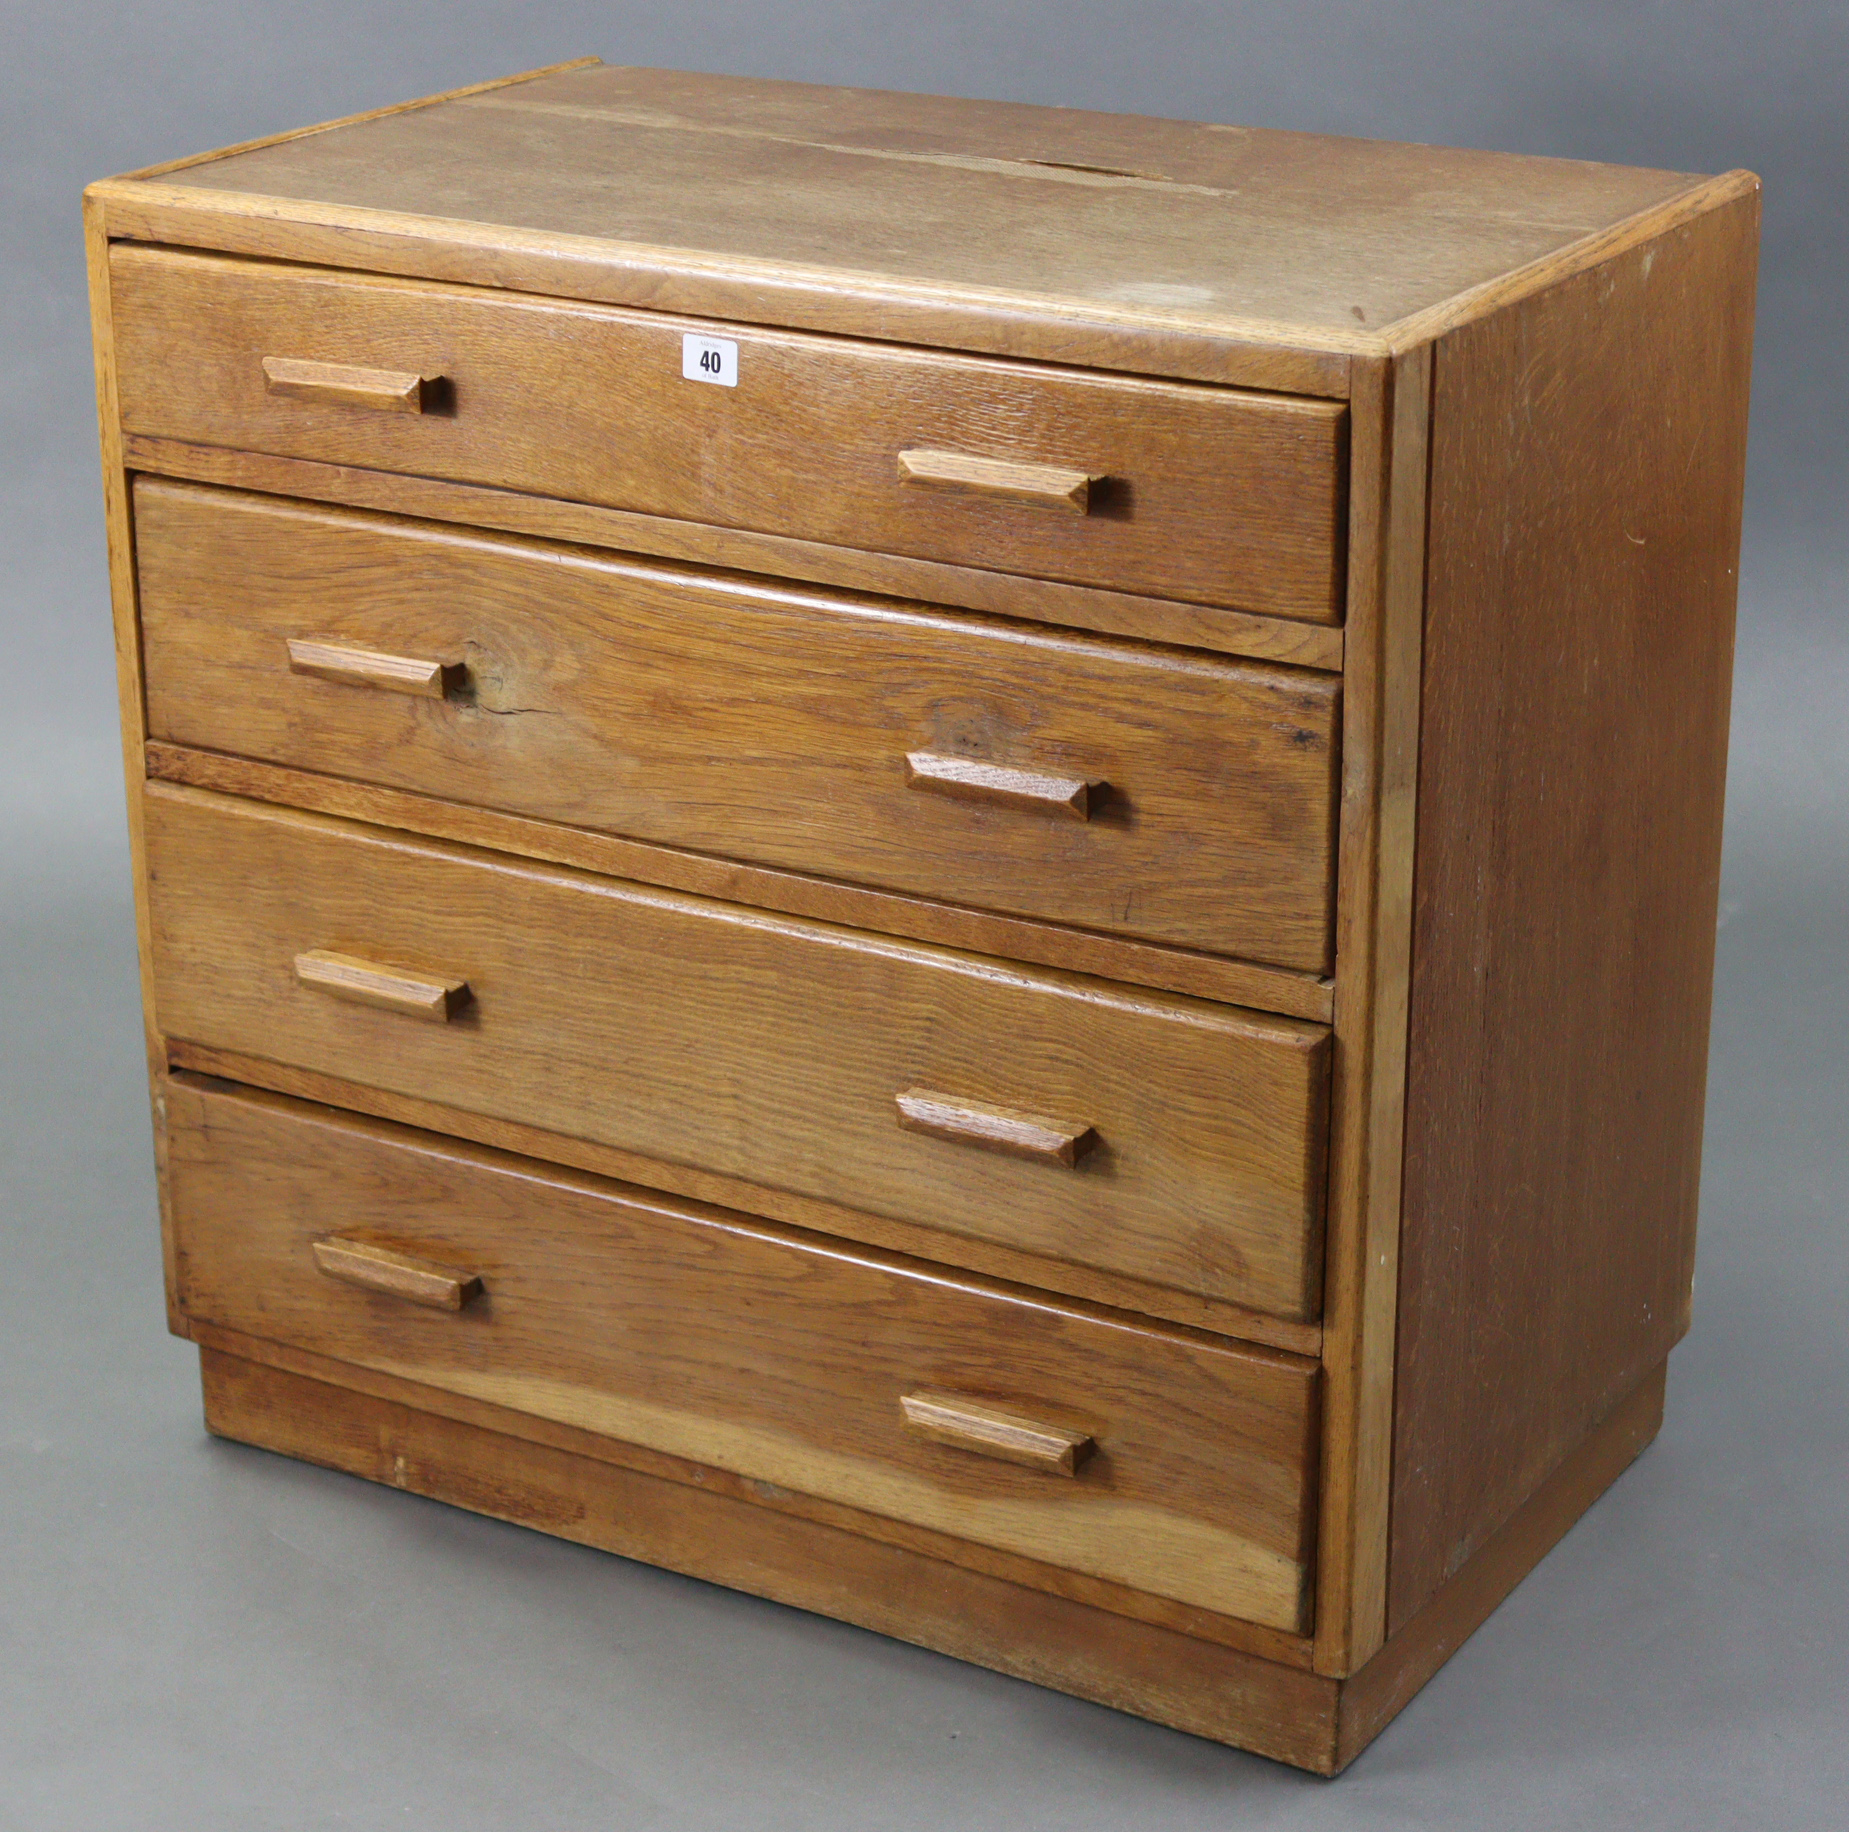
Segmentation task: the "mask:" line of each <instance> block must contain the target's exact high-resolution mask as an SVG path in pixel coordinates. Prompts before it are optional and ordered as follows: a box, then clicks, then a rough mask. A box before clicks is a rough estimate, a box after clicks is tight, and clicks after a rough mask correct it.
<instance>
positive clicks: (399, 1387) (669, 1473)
mask: <svg viewBox="0 0 1849 1832" xmlns="http://www.w3.org/2000/svg"><path fill="white" fill-rule="evenodd" d="M179 1079H182V1080H185V1079H189V1078H188V1077H186V1076H181V1077H179ZM182 1321H183V1323H184V1328H183V1329H182V1331H181V1332H180V1333H181V1334H182V1335H184V1336H186V1337H187V1338H189V1339H190V1340H192V1341H194V1342H196V1343H197V1344H198V1345H199V1346H200V1347H201V1348H204V1349H212V1350H216V1351H217V1352H218V1353H220V1354H224V1355H233V1356H236V1357H237V1358H238V1359H239V1360H242V1361H254V1362H260V1363H261V1364H262V1365H263V1366H265V1367H269V1368H278V1369H281V1370H282V1371H283V1372H285V1373H291V1374H299V1375H302V1376H303V1377H305V1378H306V1379H309V1380H315V1381H321V1382H324V1383H326V1384H328V1385H330V1386H337V1387H345V1388H348V1389H350V1390H351V1391H352V1392H354V1393H364V1394H367V1395H369V1396H370V1397H372V1398H374V1399H383V1400H388V1401H393V1402H396V1403H398V1404H401V1405H406V1406H409V1407H411V1408H412V1409H413V1410H414V1411H418V1412H428V1413H434V1414H436V1415H437V1416H438V1417H440V1418H446V1419H455V1420H456V1421H458V1422H459V1423H461V1424H465V1425H475V1426H479V1427H481V1428H482V1429H483V1430H485V1431H491V1432H494V1433H496V1434H498V1435H500V1436H502V1437H511V1438H519V1439H521V1440H523V1441H524V1442H526V1443H529V1444H544V1445H547V1446H548V1447H550V1448H552V1449H554V1450H562V1451H565V1452H566V1453H567V1454H568V1455H570V1456H573V1457H579V1458H585V1459H588V1460H589V1461H591V1462H595V1463H613V1464H619V1465H621V1466H622V1467H623V1468H624V1469H630V1470H636V1471H638V1472H640V1473H641V1474H643V1475H646V1476H655V1477H659V1478H661V1479H662V1480H664V1481H668V1482H678V1483H686V1484H689V1485H691V1486H693V1487H695V1488H697V1489H699V1490H701V1491H702V1492H703V1493H706V1494H711V1495H724V1496H727V1497H729V1498H732V1499H735V1500H739V1501H744V1502H748V1503H750V1504H751V1505H752V1506H754V1507H758V1508H763V1509H766V1510H769V1511H771V1512H775V1513H779V1514H786V1515H790V1516H792V1517H793V1518H795V1519H798V1520H804V1521H813V1522H815V1523H816V1524H818V1525H820V1526H826V1527H836V1528H840V1529H841V1530H842V1531H844V1532H847V1533H852V1534H856V1535H858V1536H860V1537H861V1538H863V1539H872V1540H878V1541H881V1542H882V1543H884V1544H886V1545H890V1546H899V1547H903V1548H905V1549H906V1550H907V1551H909V1552H915V1553H920V1554H922V1555H924V1556H925V1557H927V1558H931V1559H934V1560H938V1561H940V1562H942V1563H944V1564H947V1565H953V1566H956V1567H958V1568H960V1569H961V1570H965V1571H978V1572H982V1573H984V1574H985V1575H986V1576H989V1577H996V1578H1002V1579H1004V1580H1006V1581H1007V1582H1008V1583H1010V1584H1020V1585H1024V1586H1026V1587H1027V1588H1028V1589H1030V1590H1040V1591H1045V1592H1046V1593H1047V1594H1048V1595H1051V1596H1056V1597H1065V1598H1068V1599H1070V1600H1071V1601H1072V1602H1075V1603H1083V1604H1085V1605H1086V1606H1087V1607H1089V1608H1093V1609H1100V1610H1105V1611H1108V1612H1109V1613H1110V1614H1112V1615H1116V1616H1127V1617H1129V1618H1130V1619H1132V1620H1133V1621H1137V1622H1147V1623H1151V1624H1154V1625H1155V1626H1157V1627H1160V1628H1167V1629H1173V1630H1174V1631H1175V1632H1176V1633H1178V1634H1183V1635H1191V1636H1197V1637H1199V1638H1200V1639H1201V1640H1204V1641H1210V1642H1213V1643H1214V1644H1216V1645H1217V1646H1220V1647H1227V1648H1237V1649H1239V1650H1240V1651H1241V1652H1243V1653H1248V1654H1257V1655H1259V1656H1260V1657H1261V1658H1263V1659H1265V1660H1270V1661H1277V1662H1278V1663H1279V1664H1281V1665H1283V1666H1287V1667H1294V1668H1297V1669H1298V1670H1300V1671H1304V1672H1307V1671H1308V1670H1309V1667H1310V1643H1309V1641H1308V1640H1307V1639H1306V1638H1305V1637H1303V1636H1301V1635H1290V1634H1286V1633H1285V1632H1284V1631H1283V1630H1282V1629H1275V1628H1264V1627H1262V1626H1260V1625H1259V1624H1258V1623H1256V1622H1249V1621H1246V1620H1244V1619H1243V1618H1241V1617H1238V1616H1227V1615H1222V1614H1220V1613H1219V1612H1218V1611H1215V1610H1205V1609H1196V1608H1195V1607H1193V1605H1191V1604H1187V1603H1177V1602H1175V1601H1174V1600H1173V1599H1172V1598H1169V1597H1158V1596H1155V1595H1153V1594H1152V1593H1151V1592H1149V1591H1146V1590H1131V1589H1129V1588H1128V1587H1127V1586H1125V1585H1122V1584H1114V1583H1112V1582H1110V1581H1109V1580H1108V1579H1105V1578H1095V1577H1090V1576H1088V1575H1087V1574H1086V1573H1084V1572H1081V1571H1072V1570H1069V1569H1067V1568H1066V1567H1064V1566H1060V1565H1049V1564H1046V1563H1045V1562H1044V1561H1041V1560H1038V1559H1029V1558H1023V1557H1021V1555H1020V1554H1019V1553H1014V1552H1004V1551H1002V1550H1000V1549H999V1548H997V1547H993V1546H984V1545H979V1544H978V1543H977V1542H976V1541H974V1540H970V1539H958V1538H956V1537H955V1536H954V1535H952V1534H948V1533H938V1532H934V1531H933V1530H932V1529H931V1528H929V1527H921V1526H919V1525H917V1524H916V1523H915V1522H911V1521H902V1520H895V1519H892V1518H890V1517H888V1516H886V1515H881V1514H870V1513H868V1512H867V1511H866V1510H865V1509H864V1508H851V1507H847V1506H844V1505H843V1504H842V1503H840V1502H837V1501H824V1500H822V1499H821V1498H820V1497H818V1496H814V1495H803V1494H799V1493H797V1491H796V1490H795V1489H786V1488H780V1487H778V1485H777V1484H775V1483H771V1482H757V1481H754V1480H752V1479H750V1478H748V1477H744V1476H736V1475H734V1474H732V1472H731V1471H729V1470H723V1469H715V1468H714V1467H713V1466H712V1465H711V1464H710V1463H695V1462H691V1461H689V1460H688V1459H687V1458H685V1457H676V1456H671V1455H669V1454H668V1453H667V1452H666V1451H661V1450H651V1449H649V1448H648V1447H647V1446H646V1445H642V1444H632V1443H629V1442H627V1441H626V1440H624V1439H621V1438H610V1437H602V1436H599V1435H598V1434H597V1433H595V1432H590V1431H583V1430H580V1429H579V1428H578V1427H577V1426H575V1425H564V1424H560V1423H559V1422H558V1421H557V1420H554V1419H544V1418H540V1417H538V1416H537V1415H536V1414H534V1413H531V1412H516V1411H513V1410H512V1409H511V1408H509V1407H507V1406H497V1405H494V1404H492V1403H491V1402H489V1401H487V1400H480V1399H473V1398H471V1397H470V1396H469V1395H467V1394H464V1393H453V1392H450V1391H449V1390H448V1389H446V1388H443V1387H431V1386H425V1385H423V1384H421V1383H419V1382H417V1381H410V1380H403V1379H401V1378H400V1377H399V1376H397V1375H395V1374H382V1373H380V1372H379V1371H378V1370H376V1369H373V1368H362V1367H359V1366H357V1365H356V1364H354V1363H353V1362H350V1361H333V1360H330V1359H329V1358H328V1357H327V1356H325V1355H316V1354H313V1353H311V1352H310V1351H309V1350H306V1349H296V1348H290V1347H288V1346H287V1345H286V1344H284V1343H280V1342H265V1341H263V1340H261V1339H260V1338H259V1337H256V1336H247V1335H244V1334H242V1333H241V1332H240V1331H237V1330H228V1329H221V1328H219V1327H218V1326H217V1325H216V1324H212V1323H193V1322H185V1320H184V1319H183V1320H182Z"/></svg>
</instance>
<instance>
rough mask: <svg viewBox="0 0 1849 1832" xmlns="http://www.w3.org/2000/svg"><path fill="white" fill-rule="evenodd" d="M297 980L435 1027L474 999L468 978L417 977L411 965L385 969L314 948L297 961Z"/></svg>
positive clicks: (337, 997)
mask: <svg viewBox="0 0 1849 1832" xmlns="http://www.w3.org/2000/svg"><path fill="white" fill-rule="evenodd" d="M295 977H296V978H297V979H298V980H299V981H300V982H301V983H302V984H303V985H304V986H312V987H313V988H314V989H315V991H317V992H325V993H329V994H331V995H332V996H333V997H334V998H336V999H351V1000H352V1001H353V1002H354V1004H356V1005H377V1006H379V1007H380V1008H381V1009H382V1010H385V1011H401V1012H404V1013H405V1014H406V1015H407V1016H408V1017H412V1018H428V1019H429V1020H430V1021H431V1022H432V1023H435V1024H447V1023H448V1022H449V1020H450V1019H451V1018H452V1017H454V1016H455V1014H456V1013H457V1012H458V1011H460V1010H461V1009H462V1007H463V1006H464V1005H466V1004H467V1003H468V1001H469V988H468V983H467V982H466V981H464V980H445V979H438V978H437V977H435V976H434V975H432V974H428V973H415V972H413V971H412V970H411V969H410V968H408V967H384V966H381V965H380V964H379V963H378V962H377V961H363V960H360V959H358V958H356V957H355V956H354V955H351V954H335V953H332V952H330V951H329V950H328V949H326V948H315V949H312V950H310V952H308V953H307V954H298V955H297V956H296V957H295Z"/></svg>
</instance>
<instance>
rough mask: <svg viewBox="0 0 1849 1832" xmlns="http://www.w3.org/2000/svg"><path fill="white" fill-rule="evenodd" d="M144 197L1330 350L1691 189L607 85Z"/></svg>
mask: <svg viewBox="0 0 1849 1832" xmlns="http://www.w3.org/2000/svg"><path fill="white" fill-rule="evenodd" d="M150 177H152V178H153V179H154V180H155V181H156V182H158V183H160V184H163V185H167V186H177V187H182V188H184V189H185V190H187V191H190V192H195V193H198V192H210V193H218V194H221V195H222V196H225V197H226V198H227V199H228V200H238V201H239V203H240V204H242V206H243V207H245V208H248V207H249V203H248V200H250V199H255V198H269V199H276V200H290V201H291V202H292V203H293V204H296V205H300V204H303V203H312V204H315V205H321V206H334V207H337V208H339V209H341V210H345V211H357V212H360V213H363V214H364V215H365V216H366V217H367V218H368V220H369V221H371V220H372V219H375V218H376V219H377V221H376V226H379V227H386V226H388V224H389V222H390V219H399V220H400V223H401V224H402V219H406V218H416V219H420V221H419V224H418V228H417V233H418V234H419V235H420V236H422V237H424V238H425V239H435V240H439V241H440V240H442V239H443V238H444V237H445V235H446V234H453V235H457V236H461V235H463V233H464V230H465V226H476V227H479V226H482V225H493V226H498V227H502V228H506V229H511V230H515V231H519V232H523V233H525V234H528V235H540V236H546V237H552V238H558V240H559V241H560V242H561V243H562V244H566V245H570V246H573V247H575V248H577V250H578V252H579V253H580V254H581V255H582V256H583V258H585V259H586V260H591V261H595V260H597V259H598V258H599V256H600V254H601V255H603V256H605V257H608V256H609V255H611V254H613V253H614V252H615V251H617V250H623V251H628V252H629V253H630V254H631V255H632V256H633V254H634V252H635V251H637V250H657V251H663V252H669V253H672V254H674V255H675V256H677V257H680V258H683V259H685V258H693V259H702V260H706V261H709V262H713V263H720V264H723V265H724V266H725V267H726V268H727V269H729V270H730V271H733V272H739V273H752V272H757V273H759V274H760V275H761V276H762V277H763V278H764V279H766V280H772V281H774V279H775V277H776V276H777V275H778V274H781V275H782V276H784V278H785V280H786V281H787V282H788V283H791V284H795V285H800V284H801V283H802V279H803V278H804V277H805V276H807V277H809V278H813V277H814V276H816V275H817V274H820V273H829V274H835V275H840V276H853V277H858V278H860V279H862V280H866V281H874V282H885V283H889V284H890V283H897V284H903V285H906V286H908V287H913V288H919V287H924V288H938V289H942V290H943V291H944V292H945V293H947V294H963V295H968V296H971V297H979V296H982V295H989V296H999V297H1004V298H1013V299H1035V300H1047V301H1063V302H1067V303H1070V304H1073V305H1079V306H1084V307H1088V308H1093V309H1099V310H1106V311H1113V312H1117V313H1122V314H1125V315H1128V316H1141V315H1145V314H1147V315H1149V316H1150V317H1152V318H1154V319H1157V320H1168V321H1169V322H1171V323H1172V322H1174V321H1176V320H1178V319H1179V320H1185V321H1187V322H1189V323H1191V324H1192V325H1194V326H1195V327H1197V328H1198V329H1200V330H1203V331H1215V330H1218V331H1221V332H1226V333H1232V334H1241V333H1244V334H1250V333H1251V332H1252V330H1253V329H1254V327H1256V326H1262V327H1265V328H1266V329H1267V330H1268V331H1269V332H1270V333H1271V334H1272V335H1275V336H1278V337H1281V338H1283V339H1285V340H1287V341H1289V342H1291V343H1294V344H1298V345H1300V346H1309V347H1314V348H1321V349H1326V350H1330V351H1333V352H1342V351H1349V350H1361V349H1366V348H1369V347H1370V346H1372V345H1374V344H1375V343H1377V341H1378V339H1379V337H1380V335H1381V334H1382V333H1383V332H1386V331H1388V330H1389V329H1390V328H1391V327H1393V326H1395V325H1396V324H1403V323H1404V322H1405V321H1406V320H1408V319H1409V318H1412V317H1414V316H1415V315H1417V314H1421V313H1429V312H1430V311H1432V310H1434V309H1435V308H1439V307H1442V306H1443V305H1444V304H1445V303H1446V302H1447V301H1452V300H1455V299H1457V298H1458V297H1459V296H1460V295H1463V294H1468V293H1470V292H1471V291H1472V290H1473V289H1477V288H1481V287H1484V286H1486V285H1489V284H1491V283H1493V282H1495V281H1496V280H1497V279H1499V278H1500V277H1502V276H1505V275H1508V274H1511V273H1513V272H1516V271H1518V270H1521V269H1523V268H1525V267H1528V266H1531V265H1532V264H1533V263H1535V262H1538V261H1545V260H1548V259H1549V258H1550V257H1554V256H1557V255H1559V254H1560V253H1561V251H1563V250H1566V249H1569V248H1571V247H1573V246H1574V245H1575V244H1576V243H1581V242H1584V241H1585V240H1586V239H1587V238H1590V237H1596V236H1598V235H1600V234H1601V232H1603V231H1606V230H1608V229H1610V228H1611V227H1612V226H1613V225H1614V224H1617V223H1621V222H1623V221H1624V220H1625V219H1626V218H1627V217H1630V216H1633V215H1635V214H1637V213H1638V212H1640V211H1644V210H1649V209H1653V208H1655V207H1659V206H1663V205H1665V204H1670V203H1673V200H1675V199H1677V198H1678V197H1680V196H1683V195H1685V194H1687V193H1689V192H1692V191H1694V190H1696V189H1698V188H1699V187H1700V186H1701V185H1702V184H1703V182H1704V181H1703V180H1701V179H1700V178H1697V177H1692V176H1689V175H1686V174H1679V173H1670V172H1655V171H1643V170H1636V169H1633V168H1630V167H1625V166H1615V165H1597V164H1587V163H1582V162H1579V161H1574V160H1565V159H1545V158H1532V157H1525V156H1519V155H1513V154H1503V153H1484V152H1466V151H1456V150H1452V149H1448V148H1441V147H1429V146H1413V145H1401V144H1396V143H1392V142H1385V141H1367V140H1354V139H1339V138H1334V137H1330V136H1325V135H1319V134H1304V133H1286V132H1279V131H1274V130H1270V129H1262V128H1246V127H1226V126H1213V125H1196V124H1192V123H1188V122H1180V121H1164V120H1155V119H1149V118H1145V117H1142V116H1135V115H1110V114H1094V113H1088V112H1084V111H1080V110H1075V109H1063V108H1044V107H1031V106H1025V105H1020V104H1013V103H1001V102H972V101H961V100H955V99H949V98H940V97H933V96H920V95H904V94H897V93H892V92H888V91H881V90H869V89H839V88H823V87H817V86H812V85H808V84H800V83H785V82H766V81H757V80H749V79H742V78H732V77H720V76H705V75H694V74H683V73H679V72H673V71H661V70H644V69H626V68H619V67H615V66H609V65H603V64H593V65H590V66H588V67H578V68H566V69H563V70H559V71H555V72H552V73H549V74H548V73H541V74H539V75H537V76H535V77H533V78H530V79H527V80H524V81H515V82H512V83H508V84H502V85H498V86H493V87H489V88H485V89H482V90H479V91H476V92H474V93H462V94H458V95H455V96H452V97H450V98H447V99H438V100H436V101H433V102H430V103H428V104H423V105H416V106H413V107H411V108H408V109H404V110H398V111H393V112H389V113H386V114H383V115H379V116H375V117H372V118H370V119H364V118H363V119H359V120H356V121H353V122H349V123H347V124H345V125H339V124H336V125H334V126H332V127H329V128H326V129H323V130H318V131H311V132H309V133H307V134H304V135H300V136H296V137H292V138H288V139H285V140H281V141H278V142H274V143H271V144H268V145H259V146H256V147H254V148H251V149H250V150H246V151H242V152H239V151H232V152H230V153H227V154H225V155H222V156H218V157H214V158H212V159H209V160H207V161H204V162H201V163H196V164H191V165H187V166H185V167H183V168H181V169H177V170H169V171H165V172H160V173H157V174H150ZM200 201H202V202H203V201H204V199H203V198H201V200H200ZM277 214H279V215H283V216H287V215H288V214H289V211H288V210H287V209H286V208H284V209H279V210H278V211H277ZM407 228H408V226H407Z"/></svg>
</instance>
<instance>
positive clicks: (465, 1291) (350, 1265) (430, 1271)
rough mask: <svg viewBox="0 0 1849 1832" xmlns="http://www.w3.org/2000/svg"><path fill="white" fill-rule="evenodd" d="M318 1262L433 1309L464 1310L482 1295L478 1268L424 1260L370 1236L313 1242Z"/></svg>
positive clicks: (335, 1274)
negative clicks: (462, 1269) (469, 1269)
mask: <svg viewBox="0 0 1849 1832" xmlns="http://www.w3.org/2000/svg"><path fill="white" fill-rule="evenodd" d="M314 1256H315V1264H316V1265H317V1266H319V1267H320V1268H321V1270H322V1271H323V1272H325V1273H326V1274H327V1276H328V1277H329V1278H330V1279H339V1280H340V1281H341V1282H342V1283H343V1284H347V1285H359V1286H363V1287H364V1288H365V1289H366V1290H367V1291H382V1292H384V1293H385V1295H386V1296H387V1297H391V1298H403V1299H404V1300H405V1302H406V1303H408V1304H423V1305H427V1306H428V1307H429V1308H430V1309H431V1310H460V1309H461V1308H462V1307H463V1305H465V1304H466V1303H468V1301H469V1300H470V1299H471V1298H474V1297H479V1296H480V1295H481V1288H482V1282H481V1279H480V1278H479V1277H478V1276H477V1275H476V1274H475V1273H473V1272H457V1271H455V1270H454V1269H453V1268H451V1267H449V1266H440V1265H438V1264H437V1262H436V1261H435V1260H427V1259H419V1258H418V1257H417V1256H416V1255H415V1254H411V1253H400V1252H398V1251H397V1250H396V1249H394V1248H392V1247H381V1246H378V1245H376V1244H375V1243H374V1242H372V1241H369V1240H342V1239H341V1238H340V1236H339V1235H337V1234H330V1235H328V1236H327V1237H326V1238H324V1239H322V1240H318V1241H316V1242H315V1243H314Z"/></svg>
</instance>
